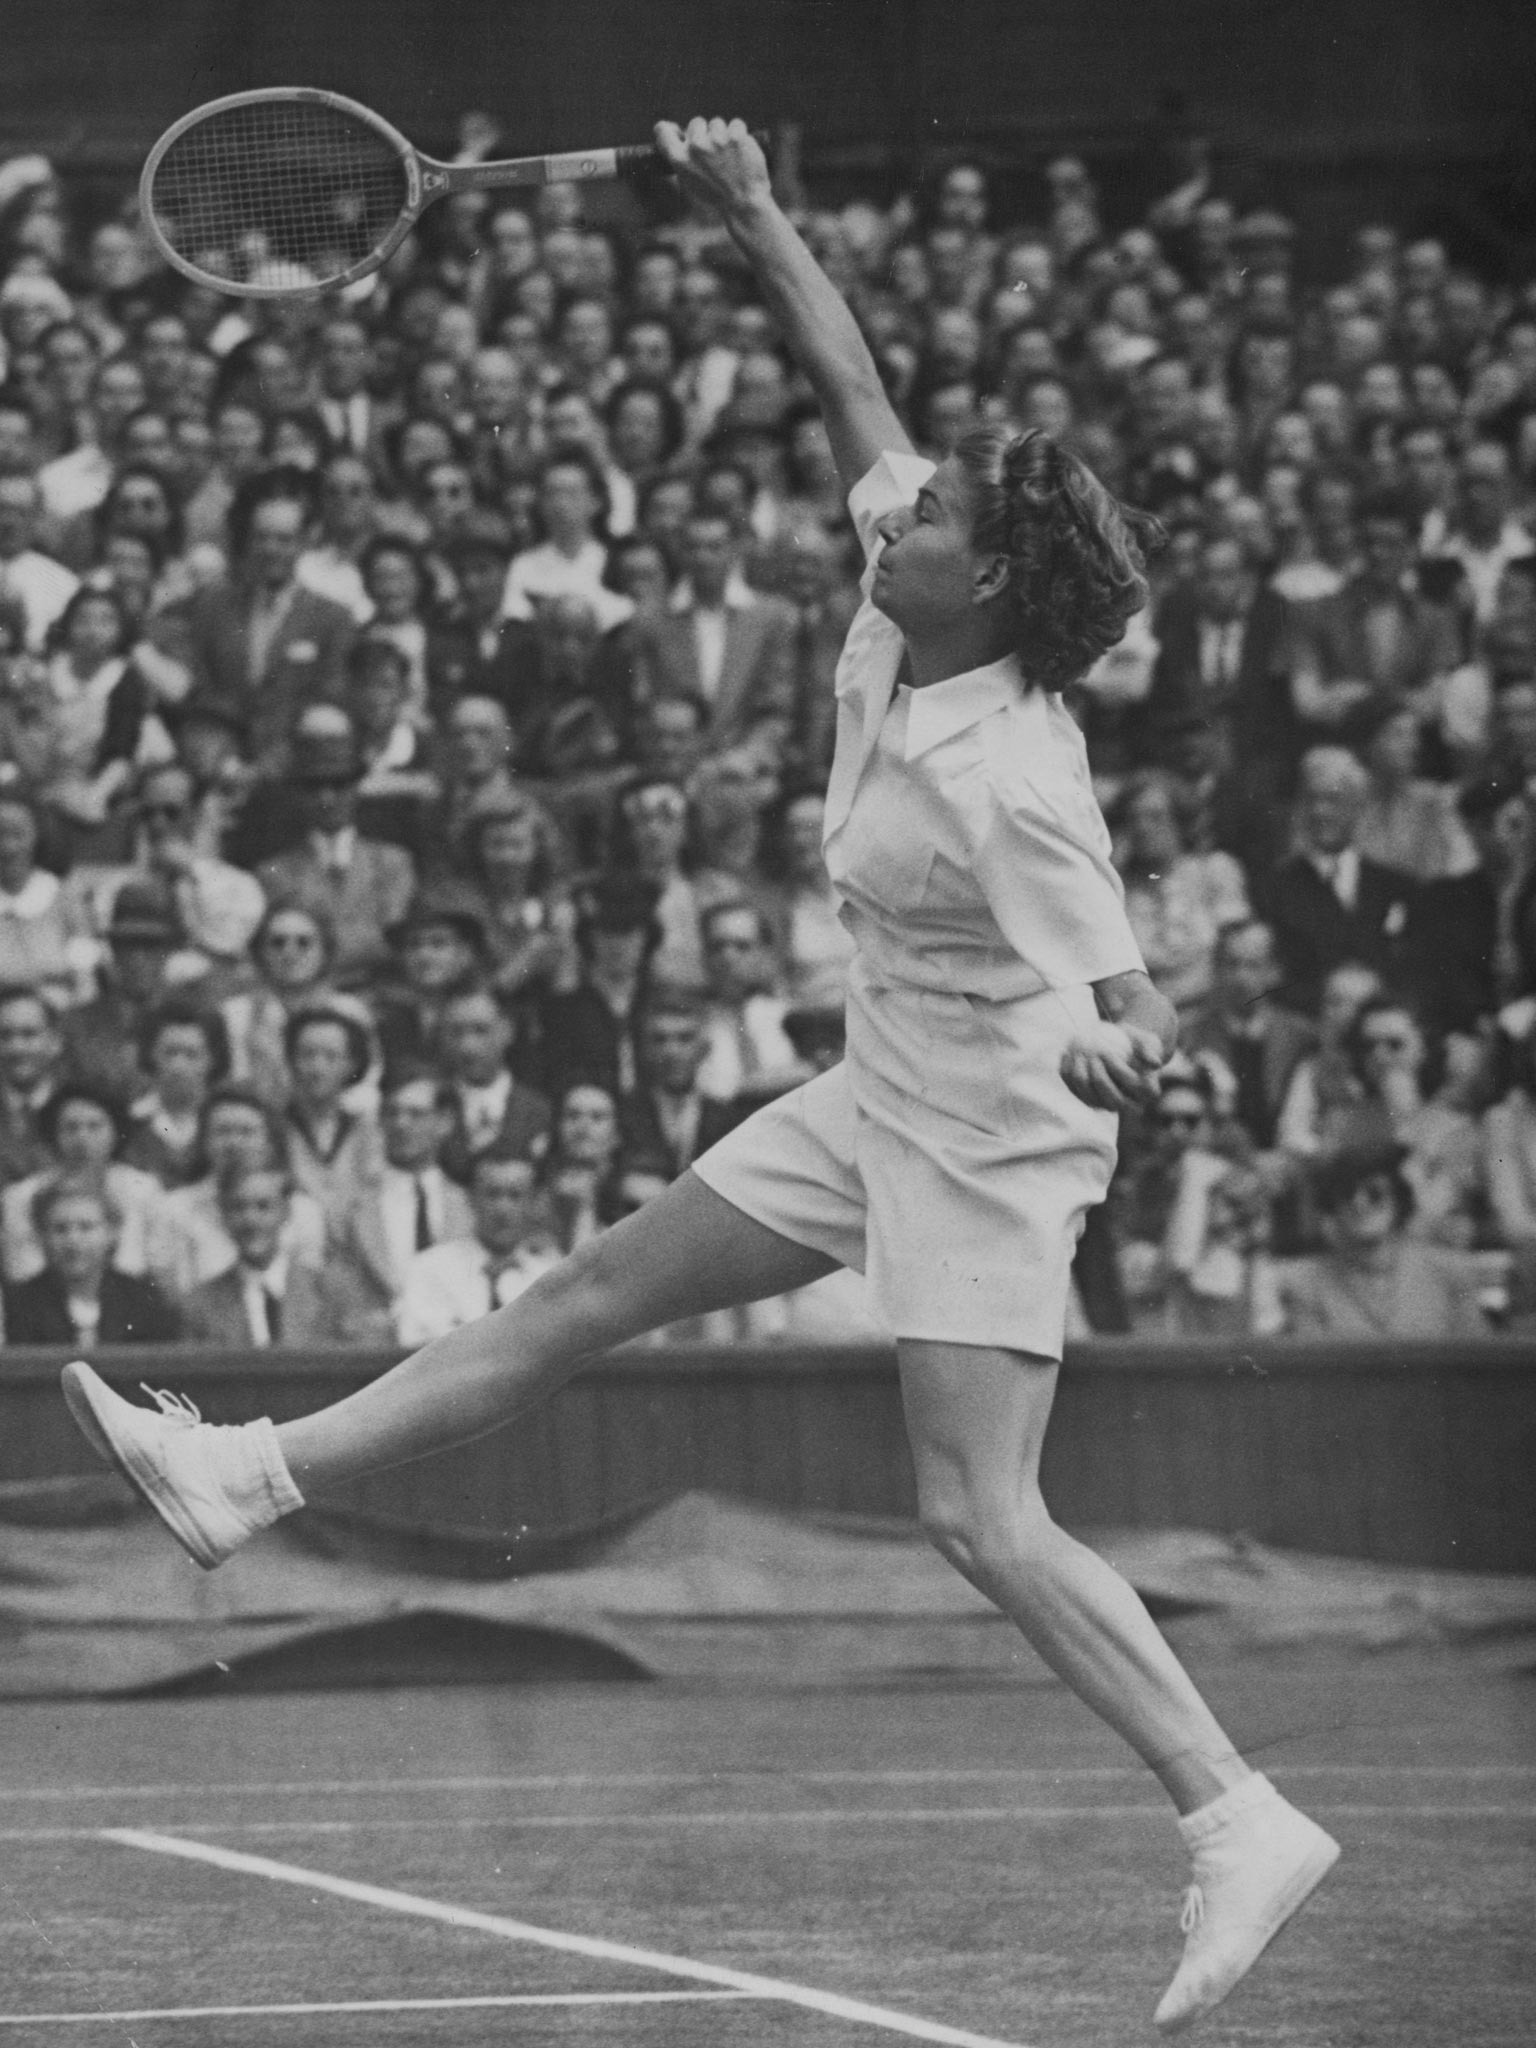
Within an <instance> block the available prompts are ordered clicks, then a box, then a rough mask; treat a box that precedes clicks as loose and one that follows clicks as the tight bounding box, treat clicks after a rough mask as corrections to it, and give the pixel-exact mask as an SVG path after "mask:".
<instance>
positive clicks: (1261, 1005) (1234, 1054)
mask: <svg viewBox="0 0 1536 2048" xmlns="http://www.w3.org/2000/svg"><path fill="white" fill-rule="evenodd" d="M1211 964H1212V973H1211V993H1210V995H1209V997H1208V998H1207V999H1206V1001H1205V1002H1204V1003H1202V1004H1201V1005H1200V1007H1199V1008H1198V1009H1197V1010H1196V1011H1195V1012H1194V1013H1193V1014H1192V1015H1191V1016H1190V1018H1189V1019H1188V1021H1187V1024H1186V1026H1185V1029H1184V1030H1183V1031H1182V1033H1181V1038H1182V1041H1183V1049H1184V1051H1185V1052H1186V1053H1188V1054H1190V1055H1191V1056H1194V1057H1198V1056H1202V1055H1203V1056H1205V1057H1206V1058H1209V1059H1215V1060H1219V1061H1220V1062H1221V1065H1222V1067H1223V1069H1224V1070H1225V1072H1226V1074H1227V1075H1228V1076H1229V1077H1230V1079H1229V1080H1228V1082H1227V1092H1228V1093H1229V1095H1230V1097H1231V1104H1232V1114H1233V1116H1234V1117H1235V1118H1236V1119H1237V1121H1238V1123H1239V1124H1240V1125H1241V1126H1242V1128H1243V1130H1244V1131H1245V1132H1246V1133H1247V1135H1248V1137H1249V1138H1250V1139H1251V1140H1252V1142H1253V1144H1254V1146H1255V1148H1256V1149H1257V1150H1258V1151H1261V1152H1267V1151H1268V1150H1269V1149H1270V1148H1271V1147H1272V1146H1273V1145H1274V1144H1275V1142H1276V1131H1277V1128H1278V1124H1279V1119H1280V1110H1281V1106H1282V1104H1283V1103H1284V1101H1285V1096H1286V1091H1287V1089H1288V1088H1289V1086H1290V1083H1291V1077H1292V1076H1293V1075H1294V1073H1295V1072H1296V1069H1297V1067H1298V1066H1299V1065H1300V1063H1301V1061H1302V1059H1303V1058H1304V1057H1305V1056H1306V1054H1307V1053H1308V1052H1309V1051H1310V1050H1311V1047H1312V1045H1313V1042H1314V1039H1315V1037H1316V1033H1315V1031H1314V1029H1313V1027H1312V1025H1311V1024H1310V1023H1309V1022H1308V1020H1307V1019H1306V1018H1305V1017H1301V1016H1298V1015H1297V1013H1296V1012H1295V1011H1294V1010H1288V1009H1286V1008H1285V1007H1284V1006H1283V1005H1282V1004H1280V1003H1278V1002H1276V1001H1275V989H1276V987H1277V985H1278V983H1279V980H1280V963H1279V961H1278V960H1277V959H1276V958H1275V940H1274V934H1273V932H1271V930H1270V929H1269V926H1268V925H1267V924H1262V923H1260V921H1259V920H1258V919H1257V918H1241V919H1239V920H1238V921H1237V922H1235V923H1233V924H1227V925H1223V926H1222V927H1221V929H1220V931H1219V932H1218V933H1217V934H1216V946H1215V951H1214V954H1213V956H1212V963H1211Z"/></svg>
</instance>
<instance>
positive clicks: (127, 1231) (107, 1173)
mask: <svg viewBox="0 0 1536 2048" xmlns="http://www.w3.org/2000/svg"><path fill="white" fill-rule="evenodd" d="M37 1131H38V1136H39V1137H40V1138H41V1139H42V1141H43V1143H44V1144H45V1145H46V1146H47V1147H48V1150H49V1151H50V1153H52V1155H53V1159H54V1162H55V1163H54V1164H53V1165H52V1166H51V1167H45V1168H44V1169H43V1170H42V1171H41V1172H38V1173H31V1174H28V1175H27V1177H26V1179H25V1180H18V1181H13V1182H12V1183H11V1185H10V1186H9V1187H8V1188H7V1189H6V1190H5V1192H4V1194H3V1195H0V1273H3V1275H4V1277H5V1278H6V1279H7V1280H9V1281H11V1282H15V1281H18V1280H30V1279H31V1278H32V1276H33V1274H34V1273H40V1272H41V1271H42V1270H43V1267H44V1265H45V1263H46V1261H45V1259H44V1256H43V1247H42V1244H41V1242H40V1240H39V1238H38V1235H37V1231H36V1228H35V1227H34V1222H33V1203H34V1202H35V1201H36V1199H37V1196H38V1195H39V1194H40V1193H41V1192H42V1189H43V1187H44V1185H45V1183H46V1182H48V1181H50V1180H56V1179H57V1178H58V1177H59V1176H60V1175H61V1174H63V1175H66V1176H67V1177H68V1178H69V1179H71V1180H92V1179H94V1180H96V1181H99V1182H100V1184H101V1186H102V1187H103V1188H104V1189H105V1190H106V1192H107V1195H108V1196H109V1198H110V1199H111V1201H112V1204H113V1206H114V1208H115V1209H116V1212H117V1216H118V1221H119V1227H118V1232H117V1240H116V1243H115V1245H114V1247H113V1253H112V1263H113V1265H114V1266H116V1267H117V1269H118V1271H119V1272H120V1273H142V1272H143V1271H144V1270H145V1267H146V1265H147V1263H148V1260H147V1256H146V1247H147V1245H148V1243H149V1240H150V1238H151V1236H152V1234H153V1231H154V1228H155V1219H156V1217H157V1215H158V1212H159V1209H160V1205H161V1203H162V1202H163V1201H164V1199H165V1191H164V1189H163V1188H162V1187H161V1185H160V1183H159V1182H158V1181H157V1180H156V1179H155V1178H154V1176H153V1175H152V1174H148V1173H144V1172H142V1171H141V1170H140V1169H139V1168H138V1167H136V1166H125V1165H124V1164H123V1162H122V1161H121V1160H120V1159H119V1158H118V1156H117V1155H118V1152H119V1151H120V1150H121V1148H122V1144H123V1140H124V1139H125V1138H126V1136H127V1134H128V1126H127V1119H126V1118H125V1116H124V1115H123V1108H122V1104H121V1103H120V1102H119V1101H118V1100H117V1098H116V1097H115V1096H112V1095H108V1094H107V1093H106V1092H105V1091H104V1090H103V1089H100V1088H97V1087H95V1086H93V1085H92V1084H91V1083H90V1082H88V1081H66V1082H64V1083H62V1085H61V1086H60V1087H58V1088H56V1089H55V1090H54V1092H53V1094H52V1095H51V1096H50V1097H49V1098H48V1100H47V1101H46V1102H45V1103H44V1104H43V1106H42V1108H41V1110H40V1111H39V1112H38V1118H37Z"/></svg>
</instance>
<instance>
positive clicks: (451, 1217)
mask: <svg viewBox="0 0 1536 2048" xmlns="http://www.w3.org/2000/svg"><path fill="white" fill-rule="evenodd" d="M453 1111H454V1101H453V1094H452V1090H451V1089H450V1087H449V1084H448V1083H447V1082H446V1081H445V1080H443V1078H442V1077H441V1075H439V1074H438V1073H437V1072H435V1071H434V1070H433V1069H431V1068H422V1067H400V1068H398V1069H395V1070H393V1071H387V1072H386V1074H385V1078H384V1084H383V1088H382V1091H381V1097H380V1105H379V1125H380V1129H381V1131H382V1133H383V1138H384V1165H383V1168H382V1170H381V1172H380V1174H379V1177H378V1179H377V1180H376V1181H373V1182H371V1183H369V1184H368V1185H367V1186H365V1187H362V1188H360V1189H359V1190H358V1192H357V1194H356V1196H355V1197H354V1199H353V1200H352V1202H351V1203H350V1204H349V1205H348V1207H347V1208H346V1209H345V1210H344V1211H343V1212H342V1214H341V1215H340V1216H339V1217H337V1219H336V1221H335V1224H334V1227H333V1229H332V1231H331V1234H330V1241H329V1246H328V1257H329V1258H331V1259H333V1260H337V1261H340V1262H341V1263H342V1264H343V1265H345V1266H346V1267H347V1268H348V1269H349V1270H350V1271H351V1272H352V1273H353V1274H354V1275H355V1277H356V1279H357V1281H358V1284H359V1287H360V1288H361V1290H362V1292H363V1293H364V1294H365V1295H366V1296H367V1297H368V1298H370V1299H371V1300H372V1301H373V1302H374V1304H375V1305H376V1306H377V1307H378V1308H379V1309H380V1311H381V1312H383V1313H384V1314H385V1315H386V1316H387V1317H388V1318H389V1319H390V1326H391V1328H392V1327H393V1317H394V1313H395V1310H396V1307H397V1305H398V1302H399V1299H400V1291H401V1289H402V1288H403V1286H404V1285H405V1275H406V1270H407V1268H408V1267H409V1265H410V1262H411V1260H412V1259H413V1258H414V1257H415V1256H416V1254H417V1253H418V1252H423V1251H426V1250H427V1249H428V1248H429V1247H430V1246H432V1245H435V1244H442V1243H444V1242H445V1241H446V1240H448V1239H450V1238H456V1237H463V1236H465V1235H467V1234H468V1233H469V1232H470V1231H471V1230H472V1229H473V1227H474V1219H473V1213H472V1211H471V1209H470V1206H469V1200H468V1198H467V1196H466V1195H465V1194H464V1191H463V1189H462V1188H460V1187H459V1186H458V1185H457V1184H456V1183H455V1182H453V1181H451V1180H449V1178H448V1176H447V1175H446V1174H445V1173H444V1172H443V1170H442V1166H441V1164H440V1163H439V1162H440V1160H441V1156H442V1152H443V1148H444V1146H445V1145H446V1144H447V1143H448V1140H449V1137H450V1136H451V1135H452V1131H453Z"/></svg>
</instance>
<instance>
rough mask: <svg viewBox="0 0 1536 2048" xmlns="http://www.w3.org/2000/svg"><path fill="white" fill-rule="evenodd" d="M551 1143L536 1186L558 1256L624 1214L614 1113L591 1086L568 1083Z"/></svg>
mask: <svg viewBox="0 0 1536 2048" xmlns="http://www.w3.org/2000/svg"><path fill="white" fill-rule="evenodd" d="M554 1132H555V1141H554V1144H553V1146H552V1147H551V1149H550V1152H549V1156H548V1157H547V1158H546V1159H545V1160H544V1162H543V1164H542V1166H541V1167H540V1169H539V1186H540V1188H541V1190H542V1191H543V1194H544V1196H545V1198H546V1200H547V1202H548V1205H549V1208H550V1210H551V1212H552V1213H553V1217H554V1221H555V1230H556V1236H557V1238H558V1240H559V1245H560V1249H561V1251H563V1252H573V1251H575V1250H576V1248H577V1246H578V1245H583V1244H586V1243H587V1242H588V1241H589V1240H590V1239H591V1238H594V1237H596V1236H598V1235H599V1233H600V1232H602V1231H604V1230H606V1229H607V1227H608V1226H609V1224H610V1223H613V1222H616V1221H617V1219H618V1218H619V1217H620V1216H621V1215H622V1214H623V1213H624V1204H623V1200H622V1197H621V1195H620V1192H619V1184H618V1174H617V1170H616V1169H617V1163H618V1156H619V1107H618V1104H617V1103H616V1102H615V1101H614V1099H613V1097H612V1095H610V1094H609V1092H608V1090H607V1089H606V1088H604V1087H603V1086H602V1084H601V1083H600V1082H597V1081H573V1082H572V1083H571V1084H570V1086H569V1087H568V1088H566V1089H565V1090H564V1091H563V1092H562V1094H561V1095H560V1097H559V1099H558V1101H557V1102H556V1104H555V1126H554Z"/></svg>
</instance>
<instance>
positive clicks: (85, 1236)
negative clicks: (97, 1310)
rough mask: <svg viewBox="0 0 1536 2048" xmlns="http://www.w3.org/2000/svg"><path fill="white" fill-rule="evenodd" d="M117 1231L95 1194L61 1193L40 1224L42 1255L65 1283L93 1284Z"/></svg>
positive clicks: (103, 1269)
mask: <svg viewBox="0 0 1536 2048" xmlns="http://www.w3.org/2000/svg"><path fill="white" fill-rule="evenodd" d="M115 1236H116V1233H115V1232H114V1230H113V1227H112V1219H111V1218H110V1216H108V1214H107V1210H106V1205H105V1203H103V1202H101V1201H98V1200H97V1198H96V1196H94V1195H87V1194H79V1195H61V1196H60V1198H59V1199H58V1201H56V1202H55V1203H54V1205H53V1207H52V1209H51V1210H50V1211H49V1212H48V1220H47V1222H46V1223H45V1224H44V1225H43V1228H42V1239H43V1255H44V1257H45V1258H46V1259H47V1261H48V1264H49V1267H50V1268H51V1270H52V1271H53V1272H55V1273H57V1274H58V1276H59V1278H60V1279H61V1280H62V1281H63V1282H64V1283H65V1285H66V1286H68V1287H79V1286H82V1285H84V1286H89V1287H94V1286H96V1285H97V1284H98V1283H99V1282H100V1279H101V1276H102V1274H103V1273H104V1272H105V1271H106V1268H107V1261H108V1259H110V1258H111V1256H112V1246H113V1243H114V1242H115Z"/></svg>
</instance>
